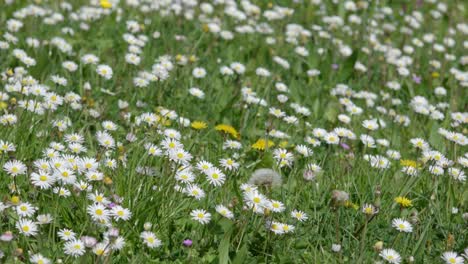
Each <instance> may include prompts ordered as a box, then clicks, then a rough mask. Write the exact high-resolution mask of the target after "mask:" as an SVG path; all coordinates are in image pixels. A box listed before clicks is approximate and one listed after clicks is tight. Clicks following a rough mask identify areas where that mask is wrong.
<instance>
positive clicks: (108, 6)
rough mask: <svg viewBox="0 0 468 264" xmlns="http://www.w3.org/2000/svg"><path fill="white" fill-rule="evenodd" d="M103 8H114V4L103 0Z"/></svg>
mask: <svg viewBox="0 0 468 264" xmlns="http://www.w3.org/2000/svg"><path fill="white" fill-rule="evenodd" d="M101 7H102V8H105V9H107V8H111V7H112V3H111V2H109V1H108V0H101Z"/></svg>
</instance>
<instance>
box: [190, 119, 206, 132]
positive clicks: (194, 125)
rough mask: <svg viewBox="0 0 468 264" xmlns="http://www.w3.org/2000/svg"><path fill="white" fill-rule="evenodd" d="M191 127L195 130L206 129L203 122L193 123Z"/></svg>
mask: <svg viewBox="0 0 468 264" xmlns="http://www.w3.org/2000/svg"><path fill="white" fill-rule="evenodd" d="M191 126H192V128H193V129H197V130H201V129H205V128H206V127H207V125H206V123H205V122H203V121H193V122H192V125H191Z"/></svg>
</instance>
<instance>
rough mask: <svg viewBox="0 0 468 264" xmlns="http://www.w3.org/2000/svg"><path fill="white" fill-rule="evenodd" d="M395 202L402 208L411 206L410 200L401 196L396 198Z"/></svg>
mask: <svg viewBox="0 0 468 264" xmlns="http://www.w3.org/2000/svg"><path fill="white" fill-rule="evenodd" d="M395 202H396V203H397V204H399V205H400V206H402V207H410V206H412V205H413V204H412V202H411V200H410V199H408V198H406V197H403V196H398V197H396V198H395Z"/></svg>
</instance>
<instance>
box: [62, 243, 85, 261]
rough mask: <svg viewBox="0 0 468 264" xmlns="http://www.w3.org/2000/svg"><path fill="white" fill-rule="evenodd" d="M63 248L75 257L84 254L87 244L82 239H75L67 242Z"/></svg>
mask: <svg viewBox="0 0 468 264" xmlns="http://www.w3.org/2000/svg"><path fill="white" fill-rule="evenodd" d="M63 248H64V252H65V254H67V255H70V256H73V257H79V256H82V255H84V253H85V245H84V243H83V242H81V240H76V239H73V240H71V241H68V242H67V243H65V245H64V246H63Z"/></svg>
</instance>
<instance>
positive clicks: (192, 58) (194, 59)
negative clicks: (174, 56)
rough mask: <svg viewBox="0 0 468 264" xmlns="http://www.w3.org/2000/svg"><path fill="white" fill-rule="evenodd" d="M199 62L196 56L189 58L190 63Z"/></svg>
mask: <svg viewBox="0 0 468 264" xmlns="http://www.w3.org/2000/svg"><path fill="white" fill-rule="evenodd" d="M197 60H198V58H197V56H195V55H190V57H189V61H190V62H196V61H197Z"/></svg>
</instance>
